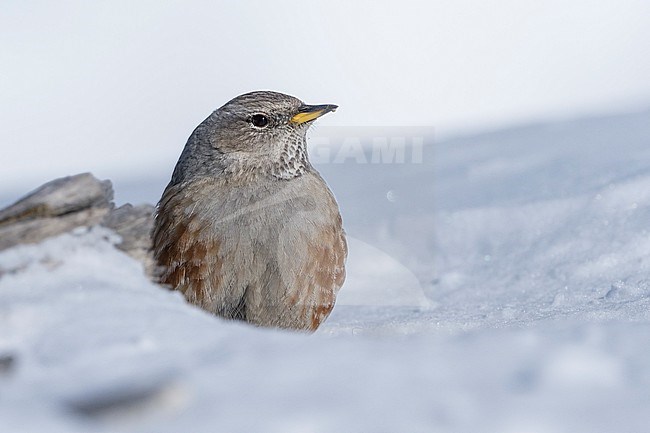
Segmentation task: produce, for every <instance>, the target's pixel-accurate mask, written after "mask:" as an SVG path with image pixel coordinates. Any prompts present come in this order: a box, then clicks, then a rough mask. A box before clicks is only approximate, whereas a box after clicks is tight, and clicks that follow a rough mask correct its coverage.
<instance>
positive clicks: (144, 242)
mask: <svg viewBox="0 0 650 433" xmlns="http://www.w3.org/2000/svg"><path fill="white" fill-rule="evenodd" d="M155 210H156V209H155V207H154V206H152V205H150V204H143V205H139V206H133V205H131V204H128V203H127V204H125V205H123V206H120V207H118V208H117V209H114V210H112V211H111V212H109V213H108V214H107V215H106V216H105V217H104V220H103V221H102V223H101V224H102V225H103V226H105V227H108V228H109V229H112V230H113V231H115V233H117V234H118V235H120V237H121V238H122V242H120V243H119V244H117V247H118V248H119V249H121V250H122V251H124V252H125V253H127V254H128V255H130V256H131V257H133V258H134V259H136V260H138V261H140V262H142V264H143V265H144V267H145V270H146V272H147V274H148V275H152V274H153V271H154V260H153V256H152V255H151V230H152V229H153V215H154V211H155Z"/></svg>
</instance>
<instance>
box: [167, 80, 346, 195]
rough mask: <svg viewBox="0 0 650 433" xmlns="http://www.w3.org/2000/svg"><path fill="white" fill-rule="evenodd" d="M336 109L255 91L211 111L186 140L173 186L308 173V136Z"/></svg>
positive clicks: (273, 93)
mask: <svg viewBox="0 0 650 433" xmlns="http://www.w3.org/2000/svg"><path fill="white" fill-rule="evenodd" d="M336 108H337V106H336V105H306V104H304V103H303V102H302V101H300V100H299V99H297V98H294V97H293V96H289V95H285V94H283V93H278V92H270V91H258V92H251V93H246V94H244V95H240V96H238V97H236V98H234V99H232V100H231V101H229V102H227V103H226V104H225V105H224V106H223V107H221V108H219V109H217V110H215V111H214V112H213V113H212V114H211V115H210V116H209V117H208V118H207V119H205V120H204V121H203V122H202V123H201V124H200V125H199V126H198V127H197V128H196V129H195V130H194V132H193V133H192V135H191V136H190V138H189V140H188V142H187V144H186V146H185V149H184V150H183V153H182V154H181V157H180V159H179V161H178V164H177V165H176V169H175V170H174V175H173V176H172V183H174V184H176V183H180V182H184V181H187V180H191V179H193V178H196V177H205V176H219V175H224V176H246V177H249V176H259V175H262V176H274V177H276V178H279V179H292V178H294V177H297V176H300V175H302V174H303V173H304V172H305V171H306V170H309V169H310V168H311V166H310V164H309V159H308V157H307V147H306V134H307V129H308V128H309V126H310V125H311V124H312V122H313V121H314V120H315V119H317V118H318V117H320V116H322V115H323V114H325V113H328V112H330V111H334V110H336Z"/></svg>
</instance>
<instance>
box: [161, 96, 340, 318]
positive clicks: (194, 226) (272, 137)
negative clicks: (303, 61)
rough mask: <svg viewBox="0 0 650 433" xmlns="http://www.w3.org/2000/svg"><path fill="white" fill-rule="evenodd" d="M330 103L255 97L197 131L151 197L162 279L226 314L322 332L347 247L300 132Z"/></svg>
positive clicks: (233, 105) (334, 207)
mask: <svg viewBox="0 0 650 433" xmlns="http://www.w3.org/2000/svg"><path fill="white" fill-rule="evenodd" d="M336 108H337V107H336V105H305V104H304V103H302V102H301V101H300V100H298V99H296V98H294V97H292V96H288V95H284V94H282V93H276V92H267V91H260V92H251V93H247V94H244V95H241V96H238V97H236V98H235V99H233V100H231V101H230V102H228V103H227V104H225V105H224V106H223V107H221V108H219V109H218V110H216V111H214V112H213V113H212V114H211V115H210V116H209V117H208V118H207V119H205V120H204V121H203V122H202V123H201V124H200V125H199V126H198V127H197V128H196V129H195V130H194V132H193V133H192V135H191V136H190V138H189V140H188V141H187V144H186V145H185V148H184V150H183V152H182V154H181V156H180V159H179V160H178V163H177V164H176V168H175V169H174V173H173V175H172V179H171V182H169V185H167V188H166V189H165V192H164V193H163V195H162V198H161V199H160V202H159V203H158V208H157V213H156V220H155V225H154V231H153V248H154V255H155V258H156V260H157V262H158V265H160V266H161V272H162V276H161V282H162V283H163V284H166V285H168V286H170V287H172V288H174V289H175V290H179V291H181V292H183V294H184V295H185V298H187V300H188V301H189V302H191V303H193V304H196V305H198V306H200V307H201V308H204V309H205V310H207V311H210V312H212V313H214V314H217V315H219V316H222V317H225V318H228V319H237V320H245V321H247V322H250V323H253V324H255V325H259V326H271V327H280V328H293V329H299V330H312V331H313V330H315V329H316V328H318V326H319V325H320V324H321V322H322V321H323V320H325V318H327V316H328V315H329V313H330V311H331V310H332V308H333V307H334V301H335V299H336V294H337V292H338V290H339V288H340V287H341V285H343V281H344V279H345V260H346V257H347V244H346V240H345V233H344V231H343V227H342V222H341V216H340V214H339V209H338V205H337V203H336V201H335V199H334V196H333V195H332V193H331V191H330V190H329V188H328V187H327V185H326V183H325V181H324V180H323V178H321V176H320V174H319V173H318V172H317V171H316V170H315V169H314V167H312V165H311V164H310V163H309V158H308V157H307V143H306V133H307V129H308V128H309V126H310V124H311V123H312V121H313V120H315V119H317V118H318V117H320V116H322V115H323V114H325V113H328V112H330V111H334V110H335V109H336Z"/></svg>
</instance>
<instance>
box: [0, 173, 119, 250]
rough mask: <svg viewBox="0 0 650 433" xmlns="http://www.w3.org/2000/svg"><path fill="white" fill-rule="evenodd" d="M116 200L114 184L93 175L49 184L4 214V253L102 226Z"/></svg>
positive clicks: (0, 233)
mask: <svg viewBox="0 0 650 433" xmlns="http://www.w3.org/2000/svg"><path fill="white" fill-rule="evenodd" d="M112 200H113V188H112V185H111V182H110V181H108V180H105V181H100V180H98V179H96V178H95V177H94V176H93V175H92V174H90V173H83V174H78V175H75V176H68V177H64V178H61V179H56V180H53V181H51V182H48V183H46V184H45V185H43V186H41V187H40V188H37V189H36V190H34V191H33V192H31V193H29V194H28V195H26V196H25V197H23V198H22V199H20V200H18V201H17V202H16V203H14V204H13V205H11V206H9V207H7V208H5V209H3V210H1V211H0V251H1V250H4V249H6V248H10V247H12V246H14V245H18V244H24V243H37V242H40V241H42V240H43V239H46V238H48V237H51V236H56V235H59V234H61V233H65V232H67V231H70V230H72V229H74V228H75V227H78V226H92V225H96V224H99V223H100V222H101V221H102V219H103V218H104V217H105V216H106V215H107V214H108V213H109V211H110V210H111V209H112V207H113V204H112Z"/></svg>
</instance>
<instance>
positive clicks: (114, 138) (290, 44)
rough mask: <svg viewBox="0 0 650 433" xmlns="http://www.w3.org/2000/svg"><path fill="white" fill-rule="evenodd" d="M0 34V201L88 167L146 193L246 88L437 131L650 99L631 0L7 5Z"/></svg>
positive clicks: (120, 197) (649, 8)
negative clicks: (213, 115)
mask: <svg viewBox="0 0 650 433" xmlns="http://www.w3.org/2000/svg"><path fill="white" fill-rule="evenodd" d="M0 40H1V41H2V42H1V44H2V49H1V50H0V65H2V66H1V68H0V77H1V78H0V100H1V101H2V104H0V149H1V154H0V155H1V157H0V161H1V162H0V164H1V166H0V168H1V173H2V175H1V180H2V182H0V205H6V204H8V203H9V202H11V201H13V200H15V199H16V198H17V197H18V196H20V195H22V194H23V193H25V192H27V191H28V190H30V189H33V188H34V187H36V186H38V185H40V184H41V183H43V182H45V181H47V180H50V179H52V178H54V177H58V176H63V175H68V174H73V173H77V172H84V171H91V172H93V173H94V174H95V175H96V176H98V177H100V178H110V179H112V180H113V182H114V184H115V186H116V199H117V201H118V202H124V201H135V202H139V201H148V202H155V201H156V200H157V199H158V197H159V194H160V192H161V190H162V188H163V187H164V185H165V182H166V181H167V179H168V177H169V174H170V173H171V170H172V168H173V165H174V164H175V161H176V159H177V157H178V155H179V154H180V151H181V149H182V147H183V145H184V144H185V141H186V139H187V137H188V136H189V134H190V133H191V131H192V130H193V128H194V127H195V126H196V125H197V124H198V123H200V122H201V121H202V120H203V119H204V118H205V117H207V115H208V114H209V113H210V112H211V111H212V110H214V109H215V108H217V107H219V106H221V105H222V104H223V103H225V102H226V101H228V100H229V99H231V98H232V97H234V96H236V95H238V94H241V93H244V92H247V91H250V90H256V89H272V90H277V91H282V92H285V93H289V94H293V95H295V96H298V97H299V98H301V99H303V100H305V101H307V102H310V103H336V104H338V105H340V107H341V108H340V109H339V111H337V113H336V114H335V115H330V116H326V117H325V118H323V119H321V120H319V123H320V124H321V125H329V126H334V125H347V126H372V125H388V126H409V125H417V126H427V127H433V128H435V131H436V140H438V141H439V140H444V139H445V138H446V137H451V136H456V135H459V134H468V133H470V132H478V131H483V130H494V129H499V128H502V127H508V126H511V125H518V124H522V123H523V124H525V123H529V122H533V121H543V120H553V119H564V118H571V117H581V116H588V115H592V114H603V113H617V112H625V111H637V110H641V109H643V108H645V107H647V106H650V78H649V77H650V56H648V55H647V53H648V52H650V3H649V2H647V1H644V0H639V1H633V0H601V1H598V2H597V3H596V2H593V1H587V0H571V1H559V0H552V1H545V2H538V1H534V0H507V1H506V0H504V1H498V2H497V1H456V2H441V1H431V2H425V1H413V0H405V1H400V2H376V1H373V2H371V1H355V2H348V1H343V0H334V1H332V0H330V1H311V2H302V3H297V2H295V1H275V2H273V3H270V2H263V1H245V2H244V1H242V2H226V1H193V2H188V1H164V2H160V1H139V2H130V1H115V0H111V1H93V2H85V1H81V0H77V1H75V0H72V1H61V2H48V1H21V2H19V1H7V2H3V5H2V8H1V12H0ZM146 182H149V183H146ZM143 185H144V186H143Z"/></svg>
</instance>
